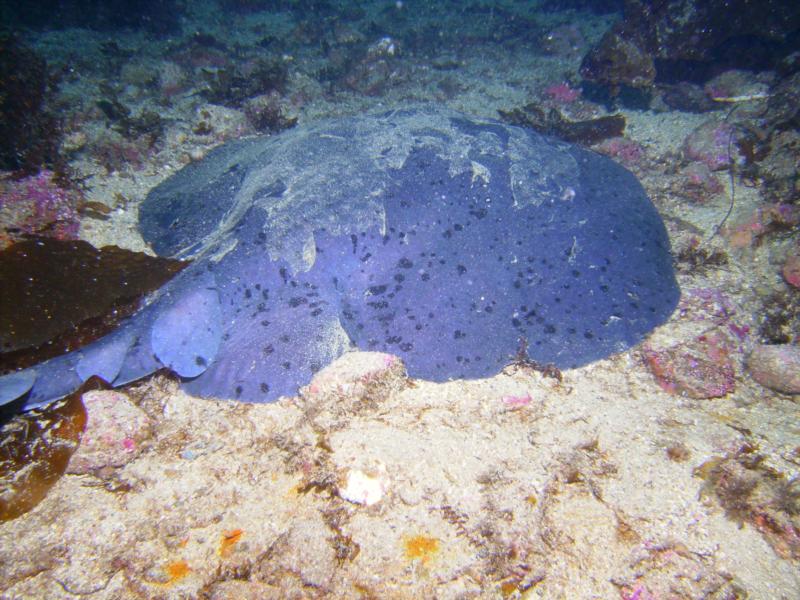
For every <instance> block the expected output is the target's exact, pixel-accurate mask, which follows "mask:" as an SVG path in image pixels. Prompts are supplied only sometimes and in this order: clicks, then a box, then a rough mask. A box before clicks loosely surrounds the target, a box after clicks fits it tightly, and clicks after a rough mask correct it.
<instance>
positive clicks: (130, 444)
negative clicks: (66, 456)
mask: <svg viewBox="0 0 800 600" xmlns="http://www.w3.org/2000/svg"><path fill="white" fill-rule="evenodd" d="M83 404H84V406H85V407H86V413H87V417H88V421H87V424H86V429H85V431H84V434H83V437H82V438H81V445H80V447H79V448H78V450H77V452H75V454H73V455H72V458H71V459H70V461H69V466H68V467H67V473H78V474H82V473H90V472H94V471H97V470H99V469H102V468H104V467H121V466H123V465H125V464H127V463H129V462H130V461H131V460H133V459H134V458H135V457H136V456H137V455H138V454H139V453H140V452H141V447H142V442H144V441H145V440H146V439H148V438H149V437H150V436H151V434H152V430H153V423H152V421H151V419H150V417H148V416H147V414H146V413H145V412H144V411H143V410H142V409H140V408H139V407H138V406H136V405H135V404H134V403H133V402H131V401H130V400H129V399H128V397H127V396H126V395H125V394H122V393H120V392H113V391H101V392H88V393H86V394H84V395H83Z"/></svg>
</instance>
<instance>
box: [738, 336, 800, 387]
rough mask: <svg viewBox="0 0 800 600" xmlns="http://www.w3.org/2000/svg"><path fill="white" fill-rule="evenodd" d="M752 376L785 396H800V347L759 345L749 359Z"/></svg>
mask: <svg viewBox="0 0 800 600" xmlns="http://www.w3.org/2000/svg"><path fill="white" fill-rule="evenodd" d="M747 370H748V371H749V372H750V376H751V377H752V378H753V379H755V380H756V381H757V382H758V383H760V384H761V385H763V386H764V387H768V388H770V389H771V390H775V391H776V392H781V393H783V394H800V346H798V345H796V344H778V345H775V346H766V345H758V346H756V347H755V348H753V351H752V352H751V353H750V356H749V357H748V358H747Z"/></svg>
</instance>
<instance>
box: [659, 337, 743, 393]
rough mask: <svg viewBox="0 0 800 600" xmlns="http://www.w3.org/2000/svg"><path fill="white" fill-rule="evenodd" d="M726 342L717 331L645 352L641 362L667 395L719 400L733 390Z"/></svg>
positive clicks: (731, 370)
mask: <svg viewBox="0 0 800 600" xmlns="http://www.w3.org/2000/svg"><path fill="white" fill-rule="evenodd" d="M729 345H730V341H729V339H728V338H727V336H726V335H725V334H724V333H723V332H722V331H721V330H719V329H717V330H714V331H712V332H709V333H706V334H703V335H700V336H697V337H696V338H694V339H693V340H691V341H689V342H686V343H683V344H678V345H677V346H674V347H672V348H667V349H664V350H654V349H652V348H647V349H645V351H644V352H645V360H646V361H647V366H648V367H649V368H650V371H651V372H652V373H653V375H654V376H655V378H656V381H658V384H659V385H660V386H661V387H662V388H663V389H664V390H666V391H667V392H669V393H670V394H678V395H683V396H688V397H689V398H696V399H704V398H720V397H722V396H725V395H727V394H728V393H730V392H732V391H734V388H735V380H734V377H735V374H734V369H733V362H732V361H731V358H730V354H729Z"/></svg>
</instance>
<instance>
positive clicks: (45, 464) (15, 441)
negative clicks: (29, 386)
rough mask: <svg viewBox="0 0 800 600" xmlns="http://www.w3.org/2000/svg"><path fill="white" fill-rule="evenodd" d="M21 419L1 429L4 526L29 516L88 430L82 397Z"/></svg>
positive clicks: (72, 397) (0, 490) (0, 489)
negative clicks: (86, 428)
mask: <svg viewBox="0 0 800 600" xmlns="http://www.w3.org/2000/svg"><path fill="white" fill-rule="evenodd" d="M87 384H88V385H84V387H83V388H81V390H78V392H76V393H74V394H71V395H70V396H67V397H66V398H64V399H63V400H59V401H58V402H55V403H53V404H51V405H50V406H48V407H46V408H42V409H36V410H32V411H29V412H27V413H25V414H22V415H17V416H16V417H14V418H13V419H11V420H10V421H9V422H8V423H6V424H5V425H3V427H2V429H1V430H0V521H10V520H11V519H16V518H17V517H19V516H20V515H23V514H25V513H26V512H28V511H29V510H31V509H32V508H33V507H35V506H36V505H37V504H39V502H41V501H42V500H43V499H44V497H45V496H47V492H49V491H50V488H52V487H53V486H54V485H55V484H56V482H57V481H58V480H59V479H60V478H61V476H62V475H63V474H64V471H66V469H67V464H68V463H69V459H70V457H71V456H72V454H73V453H74V452H75V450H76V449H77V448H78V444H79V443H80V439H81V435H82V434H83V430H84V428H85V427H86V409H85V408H84V406H83V402H82V401H81V395H82V392H83V391H84V390H85V389H86V388H87V387H90V386H91V385H95V386H96V383H95V382H93V381H92V379H90V380H89V382H87Z"/></svg>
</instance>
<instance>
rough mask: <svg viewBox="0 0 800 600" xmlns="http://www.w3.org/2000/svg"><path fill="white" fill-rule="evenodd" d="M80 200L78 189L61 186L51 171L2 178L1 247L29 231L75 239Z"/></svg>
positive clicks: (32, 233)
mask: <svg viewBox="0 0 800 600" xmlns="http://www.w3.org/2000/svg"><path fill="white" fill-rule="evenodd" d="M78 200H79V195H78V193H77V192H74V191H71V190H67V189H65V188H63V187H61V186H60V185H59V184H58V183H57V182H56V181H55V176H54V174H53V173H52V171H47V170H44V171H41V172H40V173H39V174H37V175H31V176H30V177H25V178H24V179H20V180H18V181H10V180H6V181H2V182H0V248H5V247H7V246H8V245H9V244H11V243H13V242H15V241H17V240H19V239H22V238H23V237H25V236H27V235H42V236H46V237H54V238H56V239H59V240H67V239H76V238H77V235H78V226H79V223H78Z"/></svg>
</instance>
